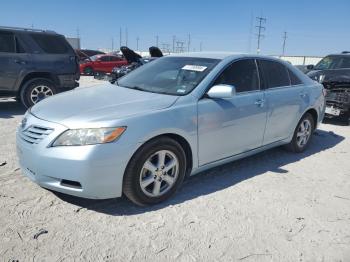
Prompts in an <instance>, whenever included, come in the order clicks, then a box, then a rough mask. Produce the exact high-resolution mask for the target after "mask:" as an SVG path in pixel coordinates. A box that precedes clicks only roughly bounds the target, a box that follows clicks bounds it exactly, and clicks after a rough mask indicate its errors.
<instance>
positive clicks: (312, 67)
mask: <svg viewBox="0 0 350 262" xmlns="http://www.w3.org/2000/svg"><path fill="white" fill-rule="evenodd" d="M314 67H315V66H314V65H307V66H306V69H307V70H312V69H314Z"/></svg>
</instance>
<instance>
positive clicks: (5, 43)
mask: <svg viewBox="0 0 350 262" xmlns="http://www.w3.org/2000/svg"><path fill="white" fill-rule="evenodd" d="M15 50H16V47H15V37H14V35H13V34H11V33H5V32H0V52H5V53H15Z"/></svg>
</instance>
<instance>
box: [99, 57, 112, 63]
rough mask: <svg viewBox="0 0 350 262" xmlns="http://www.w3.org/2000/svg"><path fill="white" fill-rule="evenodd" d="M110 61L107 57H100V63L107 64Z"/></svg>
mask: <svg viewBox="0 0 350 262" xmlns="http://www.w3.org/2000/svg"><path fill="white" fill-rule="evenodd" d="M110 60H111V59H110V57H109V56H101V58H100V61H103V62H109V61H110Z"/></svg>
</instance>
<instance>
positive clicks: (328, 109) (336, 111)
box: [326, 106, 340, 116]
mask: <svg viewBox="0 0 350 262" xmlns="http://www.w3.org/2000/svg"><path fill="white" fill-rule="evenodd" d="M326 114H330V115H333V116H339V115H340V110H339V109H337V108H334V107H328V106H327V107H326Z"/></svg>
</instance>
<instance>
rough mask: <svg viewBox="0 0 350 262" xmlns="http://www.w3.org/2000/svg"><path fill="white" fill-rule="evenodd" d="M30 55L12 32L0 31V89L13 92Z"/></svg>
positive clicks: (28, 64) (26, 67)
mask: <svg viewBox="0 0 350 262" xmlns="http://www.w3.org/2000/svg"><path fill="white" fill-rule="evenodd" d="M29 57H30V55H29V54H27V53H26V50H25V49H24V47H23V43H22V42H21V41H20V39H19V38H18V37H17V36H16V35H15V34H14V33H12V32H9V31H0V90H1V91H5V92H6V91H8V92H11V91H12V92H13V91H15V88H16V82H17V80H18V79H19V77H20V75H21V74H22V73H23V72H24V71H26V70H27V69H28V67H30V59H29Z"/></svg>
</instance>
